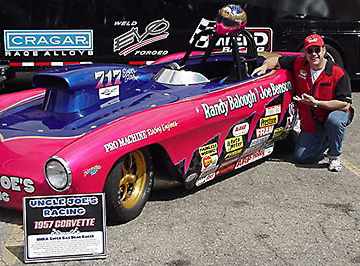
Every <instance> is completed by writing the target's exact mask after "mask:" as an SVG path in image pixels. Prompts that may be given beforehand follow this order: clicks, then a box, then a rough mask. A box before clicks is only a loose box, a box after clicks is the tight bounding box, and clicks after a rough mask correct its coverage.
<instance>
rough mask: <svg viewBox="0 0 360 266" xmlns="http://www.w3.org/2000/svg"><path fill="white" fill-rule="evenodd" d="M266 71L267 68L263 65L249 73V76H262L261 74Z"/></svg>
mask: <svg viewBox="0 0 360 266" xmlns="http://www.w3.org/2000/svg"><path fill="white" fill-rule="evenodd" d="M266 70H267V67H266V65H265V64H264V65H262V66H260V67H258V68H255V69H254V71H253V72H252V73H251V76H252V77H253V76H255V75H257V76H260V75H263V74H265V72H266Z"/></svg>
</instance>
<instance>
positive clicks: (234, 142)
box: [225, 136, 244, 152]
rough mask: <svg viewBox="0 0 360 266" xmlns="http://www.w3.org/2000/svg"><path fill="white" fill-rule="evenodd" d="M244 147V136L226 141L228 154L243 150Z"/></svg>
mask: <svg viewBox="0 0 360 266" xmlns="http://www.w3.org/2000/svg"><path fill="white" fill-rule="evenodd" d="M243 146H244V142H243V138H242V136H239V137H234V138H230V139H226V140H225V150H226V151H227V152H232V151H235V150H238V149H240V148H242V147H243Z"/></svg>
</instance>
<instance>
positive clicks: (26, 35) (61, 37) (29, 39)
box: [4, 30, 93, 52]
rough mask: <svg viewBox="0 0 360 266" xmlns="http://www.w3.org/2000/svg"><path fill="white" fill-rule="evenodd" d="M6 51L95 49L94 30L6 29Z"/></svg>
mask: <svg viewBox="0 0 360 266" xmlns="http://www.w3.org/2000/svg"><path fill="white" fill-rule="evenodd" d="M4 40H5V41H4V42H5V51H6V52H11V51H49V50H52V51H64V50H65V51H68V50H73V51H75V50H93V31H92V30H4Z"/></svg>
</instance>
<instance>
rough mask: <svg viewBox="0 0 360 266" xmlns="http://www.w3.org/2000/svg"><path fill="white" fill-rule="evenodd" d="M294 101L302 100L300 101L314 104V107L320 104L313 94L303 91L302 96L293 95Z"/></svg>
mask: <svg viewBox="0 0 360 266" xmlns="http://www.w3.org/2000/svg"><path fill="white" fill-rule="evenodd" d="M293 99H294V101H297V102H300V103H303V104H306V105H310V106H313V107H317V106H318V105H319V102H320V101H318V100H316V99H315V98H314V97H313V96H311V95H309V94H306V93H303V94H302V95H301V97H300V96H298V95H295V96H294V97H293Z"/></svg>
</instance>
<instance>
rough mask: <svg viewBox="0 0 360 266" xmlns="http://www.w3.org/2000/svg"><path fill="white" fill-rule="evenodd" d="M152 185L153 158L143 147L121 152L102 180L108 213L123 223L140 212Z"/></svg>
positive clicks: (110, 216) (114, 220) (113, 218)
mask: <svg viewBox="0 0 360 266" xmlns="http://www.w3.org/2000/svg"><path fill="white" fill-rule="evenodd" d="M152 185H153V166H152V158H151V156H150V154H149V153H148V152H147V150H146V149H139V150H135V151H131V152H130V153H128V154H126V155H124V156H123V157H122V158H121V159H120V161H119V162H118V163H117V164H116V165H115V167H114V168H113V170H112V171H111V172H110V174H109V176H108V178H107V179H106V182H105V187H104V191H105V195H106V207H107V211H106V212H107V216H108V218H109V219H110V220H111V221H113V222H118V223H125V222H128V221H130V220H133V219H134V218H136V217H137V216H139V215H140V213H141V211H142V209H143V208H144V206H145V204H146V202H147V200H148V198H149V195H150V192H151V189H152Z"/></svg>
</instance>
